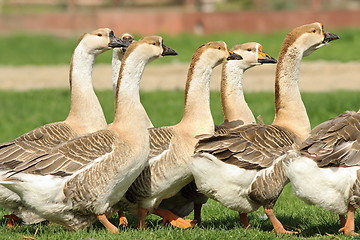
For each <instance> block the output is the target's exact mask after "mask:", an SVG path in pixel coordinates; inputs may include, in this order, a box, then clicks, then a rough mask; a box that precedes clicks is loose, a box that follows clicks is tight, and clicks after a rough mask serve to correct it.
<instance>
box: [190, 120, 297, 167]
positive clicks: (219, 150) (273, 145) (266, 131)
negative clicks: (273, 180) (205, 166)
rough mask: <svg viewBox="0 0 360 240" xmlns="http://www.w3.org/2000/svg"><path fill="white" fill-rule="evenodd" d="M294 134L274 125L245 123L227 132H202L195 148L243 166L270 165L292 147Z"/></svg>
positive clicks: (196, 150)
mask: <svg viewBox="0 0 360 240" xmlns="http://www.w3.org/2000/svg"><path fill="white" fill-rule="evenodd" d="M294 143H295V136H294V135H293V134H291V133H290V132H289V131H287V130H285V129H283V128H280V127H278V126H274V125H262V124H248V125H245V126H243V127H240V128H238V129H236V130H235V131H232V132H229V133H226V134H215V135H213V136H210V137H208V136H205V138H202V139H200V140H199V142H198V144H197V146H196V149H195V152H206V153H210V154H212V155H213V156H215V157H217V158H218V159H220V160H222V161H224V162H226V163H229V164H233V165H236V166H238V167H240V168H245V169H263V168H267V167H270V166H271V165H272V164H273V161H274V160H275V159H276V158H277V157H278V156H280V155H282V154H285V153H286V151H288V150H289V149H292V148H293V147H294Z"/></svg>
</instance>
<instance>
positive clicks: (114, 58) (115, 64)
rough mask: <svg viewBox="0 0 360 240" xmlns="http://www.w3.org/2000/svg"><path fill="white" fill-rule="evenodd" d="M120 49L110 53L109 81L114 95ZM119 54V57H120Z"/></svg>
mask: <svg viewBox="0 0 360 240" xmlns="http://www.w3.org/2000/svg"><path fill="white" fill-rule="evenodd" d="M119 51H121V50H120V49H117V48H115V49H114V50H113V52H112V60H111V80H112V86H113V92H114V95H115V93H116V85H117V81H118V78H119V71H120V66H121V59H122V57H123V56H122V54H121V53H120V52H119ZM120 54H121V55H120Z"/></svg>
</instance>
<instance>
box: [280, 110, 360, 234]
mask: <svg viewBox="0 0 360 240" xmlns="http://www.w3.org/2000/svg"><path fill="white" fill-rule="evenodd" d="M284 168H285V173H286V175H287V176H288V177H289V179H290V181H291V184H292V189H293V192H294V193H295V195H296V196H298V197H299V198H300V199H302V200H304V201H305V202H306V203H309V204H314V205H317V206H321V207H323V208H325V209H327V210H329V211H332V212H334V213H337V214H339V216H340V221H341V228H340V230H339V232H343V233H344V234H345V235H358V233H356V232H355V223H354V215H355V211H356V208H358V207H359V203H360V110H359V111H358V112H352V111H349V112H345V113H343V114H341V115H339V116H337V117H335V118H333V119H330V120H328V121H326V122H324V123H322V124H320V125H318V126H317V127H315V128H314V129H313V130H312V131H311V133H310V137H309V138H307V139H306V140H305V141H304V142H303V143H302V144H301V145H300V146H299V148H298V149H296V150H292V151H290V152H289V153H288V157H287V161H284ZM346 213H347V219H345V216H344V215H345V214H346Z"/></svg>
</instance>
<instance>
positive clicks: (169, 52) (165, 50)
mask: <svg viewBox="0 0 360 240" xmlns="http://www.w3.org/2000/svg"><path fill="white" fill-rule="evenodd" d="M162 47H163V53H162V54H161V56H176V55H178V53H177V52H176V51H175V50H173V49H171V48H169V47H167V46H165V45H164V44H163V45H162Z"/></svg>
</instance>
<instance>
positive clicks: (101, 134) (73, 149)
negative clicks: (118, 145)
mask: <svg viewBox="0 0 360 240" xmlns="http://www.w3.org/2000/svg"><path fill="white" fill-rule="evenodd" d="M114 141H115V137H114V134H113V133H112V132H111V131H109V130H101V131H98V132H95V133H93V134H90V135H87V136H86V137H85V136H82V137H78V138H75V139H73V140H71V141H69V142H66V143H64V144H61V145H59V146H58V147H56V148H54V149H53V150H51V151H50V152H49V153H48V154H44V155H42V156H40V157H37V158H35V159H33V160H32V161H29V162H24V163H23V164H20V165H18V166H17V167H16V168H15V169H14V170H13V171H14V174H16V173H20V172H24V173H31V174H37V175H57V176H69V175H71V174H73V173H75V172H76V171H79V170H81V169H82V168H84V167H85V166H86V165H88V164H89V163H91V162H93V161H94V160H96V159H98V158H101V157H103V156H104V155H106V154H107V153H110V152H112V151H113V148H114Z"/></svg>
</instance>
